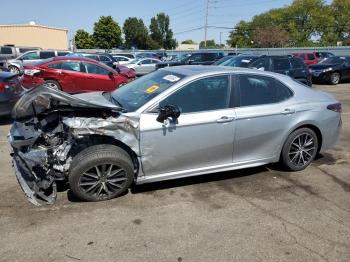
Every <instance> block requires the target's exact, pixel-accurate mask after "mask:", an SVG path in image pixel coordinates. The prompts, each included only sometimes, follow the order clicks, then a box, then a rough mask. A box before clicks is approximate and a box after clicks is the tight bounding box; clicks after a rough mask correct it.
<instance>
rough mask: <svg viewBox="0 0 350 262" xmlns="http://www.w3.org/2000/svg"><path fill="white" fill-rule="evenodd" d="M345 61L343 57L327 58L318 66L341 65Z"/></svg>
mask: <svg viewBox="0 0 350 262" xmlns="http://www.w3.org/2000/svg"><path fill="white" fill-rule="evenodd" d="M344 61H345V57H329V58H326V59H325V60H323V61H321V62H320V64H323V65H332V64H342V63H344Z"/></svg>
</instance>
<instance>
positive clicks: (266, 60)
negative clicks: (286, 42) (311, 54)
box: [249, 56, 312, 86]
mask: <svg viewBox="0 0 350 262" xmlns="http://www.w3.org/2000/svg"><path fill="white" fill-rule="evenodd" d="M249 67H252V68H257V69H260V70H265V71H271V72H276V73H280V74H284V75H289V76H290V77H292V78H294V79H295V80H298V81H300V82H302V83H303V84H306V85H308V86H312V75H311V72H310V70H309V68H308V66H307V65H305V63H304V62H303V61H302V60H301V59H300V58H299V57H293V56H261V57H259V58H258V59H256V60H255V61H253V62H252V63H250V64H249Z"/></svg>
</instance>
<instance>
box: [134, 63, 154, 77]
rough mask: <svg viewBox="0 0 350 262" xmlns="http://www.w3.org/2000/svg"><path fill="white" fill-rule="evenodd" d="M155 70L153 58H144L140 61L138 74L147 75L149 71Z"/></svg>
mask: <svg viewBox="0 0 350 262" xmlns="http://www.w3.org/2000/svg"><path fill="white" fill-rule="evenodd" d="M154 70H155V64H154V63H153V62H152V59H144V60H142V61H140V66H139V67H138V68H137V71H136V72H137V74H140V75H145V74H148V73H149V72H152V71H154Z"/></svg>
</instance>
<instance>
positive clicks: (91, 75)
mask: <svg viewBox="0 0 350 262" xmlns="http://www.w3.org/2000/svg"><path fill="white" fill-rule="evenodd" d="M82 71H83V78H82V79H81V87H82V89H83V90H82V91H83V92H89V91H113V90H114V89H115V88H116V87H117V86H116V80H115V78H114V77H110V76H109V73H110V72H112V71H109V70H107V69H106V68H104V67H102V66H99V65H96V64H93V63H89V62H83V63H82ZM112 73H113V72H112Z"/></svg>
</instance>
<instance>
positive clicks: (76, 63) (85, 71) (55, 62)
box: [22, 57, 135, 93]
mask: <svg viewBox="0 0 350 262" xmlns="http://www.w3.org/2000/svg"><path fill="white" fill-rule="evenodd" d="M117 71H118V72H117ZM117 71H115V70H114V69H112V68H110V67H108V66H106V65H104V64H102V63H99V62H97V61H95V60H92V59H88V58H77V57H55V58H50V59H46V60H42V61H40V62H37V63H35V64H32V65H30V66H25V67H24V76H23V78H22V85H23V86H24V87H25V88H32V87H35V86H39V85H42V84H44V83H46V84H47V85H48V86H50V87H51V88H55V89H59V90H63V91H65V92H67V93H81V92H91V91H113V90H114V89H116V88H118V87H119V86H122V85H124V84H126V83H128V82H130V81H132V80H134V79H135V71H134V70H132V69H129V68H127V67H123V66H119V67H118V68H117Z"/></svg>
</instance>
